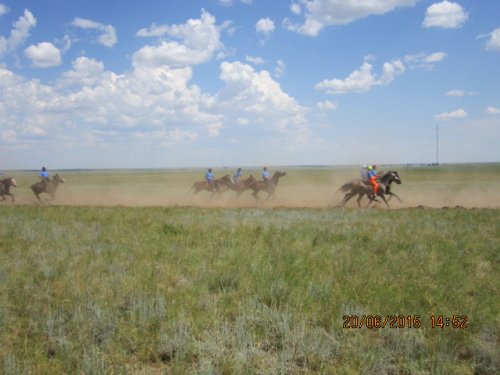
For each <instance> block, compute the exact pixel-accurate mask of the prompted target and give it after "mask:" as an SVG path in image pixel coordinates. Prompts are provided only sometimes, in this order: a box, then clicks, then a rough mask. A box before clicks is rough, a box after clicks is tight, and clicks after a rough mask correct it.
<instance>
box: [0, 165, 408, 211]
mask: <svg viewBox="0 0 500 375" xmlns="http://www.w3.org/2000/svg"><path fill="white" fill-rule="evenodd" d="M285 175H286V172H282V171H276V172H274V174H273V175H272V177H271V178H270V179H269V180H267V181H259V180H257V179H256V178H255V177H254V176H252V175H250V176H248V177H247V178H244V179H242V180H240V181H238V182H237V183H235V182H234V181H233V180H232V179H231V177H230V176H229V173H228V174H226V175H224V176H223V177H220V178H217V179H215V180H213V181H212V183H209V182H208V181H199V182H195V183H194V184H193V186H192V187H191V190H192V191H193V195H194V194H197V193H199V192H200V191H203V190H205V191H208V192H210V193H211V196H210V199H212V198H213V197H215V196H220V195H221V194H222V193H223V192H225V191H234V192H236V197H239V196H240V195H241V194H242V193H243V192H245V191H246V190H251V191H252V196H253V197H254V198H255V199H256V200H259V199H260V198H259V192H260V191H263V192H265V193H267V198H266V199H272V198H275V197H276V188H277V187H278V183H279V181H280V178H281V177H283V176H285ZM64 181H65V180H64V178H62V177H61V176H60V175H59V174H56V175H54V177H52V178H49V179H46V180H45V181H39V182H37V183H35V184H33V185H31V190H32V191H33V193H34V194H35V196H36V198H37V199H38V202H40V203H43V201H42V199H41V197H40V194H42V193H46V194H49V195H50V198H51V200H54V198H55V192H56V190H57V187H58V186H59V184H60V183H63V182H64ZM392 183H396V184H401V183H402V181H401V178H400V177H399V174H398V172H396V171H389V172H387V173H383V174H382V175H381V177H380V182H379V187H378V190H377V193H376V194H373V187H372V185H370V184H369V183H368V182H367V181H364V180H363V179H354V180H351V181H349V182H347V183H345V184H344V185H342V186H341V187H340V188H339V189H338V190H339V191H341V192H343V193H345V195H344V198H343V199H342V201H340V202H339V203H338V204H337V205H336V206H337V207H342V206H344V205H345V204H346V203H347V202H348V201H349V200H350V199H351V198H353V197H355V196H356V195H357V196H358V199H357V203H358V206H359V207H361V199H362V198H363V197H364V196H365V195H366V196H367V197H368V200H369V201H368V205H367V206H369V205H370V204H371V203H373V202H379V201H378V198H380V199H382V201H383V202H384V203H385V205H386V206H387V207H389V203H388V202H389V201H390V200H391V199H392V197H395V198H396V199H398V200H399V201H400V202H401V199H400V198H399V197H398V196H397V195H396V194H395V193H394V192H393V191H392V190H391V185H392ZM16 186H17V183H16V180H15V179H14V178H12V177H5V178H3V179H0V198H1V199H0V201H4V200H5V197H6V196H10V197H11V200H12V203H14V201H15V199H14V195H13V194H12V193H11V191H10V188H11V187H16ZM386 197H387V198H386Z"/></svg>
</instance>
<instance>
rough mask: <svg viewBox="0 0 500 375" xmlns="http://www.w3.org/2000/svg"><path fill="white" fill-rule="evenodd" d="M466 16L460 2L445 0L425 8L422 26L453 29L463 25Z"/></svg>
mask: <svg viewBox="0 0 500 375" xmlns="http://www.w3.org/2000/svg"><path fill="white" fill-rule="evenodd" d="M468 17H469V16H468V15H467V13H466V12H465V11H464V9H463V8H462V6H461V5H460V4H457V3H452V2H450V1H447V0H445V1H442V2H440V3H436V4H432V5H431V6H430V7H428V8H427V11H426V13H425V19H424V22H423V23H422V26H423V27H441V28H444V29H455V28H458V27H461V26H463V24H464V22H465V21H467V19H468Z"/></svg>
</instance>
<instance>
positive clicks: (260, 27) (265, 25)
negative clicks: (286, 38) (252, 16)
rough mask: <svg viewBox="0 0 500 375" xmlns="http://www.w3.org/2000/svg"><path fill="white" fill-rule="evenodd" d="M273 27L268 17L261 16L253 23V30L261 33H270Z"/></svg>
mask: <svg viewBox="0 0 500 375" xmlns="http://www.w3.org/2000/svg"><path fill="white" fill-rule="evenodd" d="M274 29H275V26H274V21H273V20H271V19H270V18H261V19H260V20H258V21H257V23H256V24H255V30H257V32H258V33H262V34H271V33H272V32H273V31H274Z"/></svg>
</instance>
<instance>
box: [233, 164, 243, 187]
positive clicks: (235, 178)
mask: <svg viewBox="0 0 500 375" xmlns="http://www.w3.org/2000/svg"><path fill="white" fill-rule="evenodd" d="M242 175H243V171H242V170H241V168H238V170H237V171H236V172H234V175H233V184H235V185H238V184H239V183H240V179H241V176H242Z"/></svg>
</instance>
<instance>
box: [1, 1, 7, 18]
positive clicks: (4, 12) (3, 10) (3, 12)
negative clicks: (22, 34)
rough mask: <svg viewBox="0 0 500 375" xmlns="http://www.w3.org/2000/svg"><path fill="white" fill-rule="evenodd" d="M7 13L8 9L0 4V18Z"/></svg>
mask: <svg viewBox="0 0 500 375" xmlns="http://www.w3.org/2000/svg"><path fill="white" fill-rule="evenodd" d="M8 12H9V7H8V6H7V5H4V4H0V16H3V15H4V14H7V13H8Z"/></svg>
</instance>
